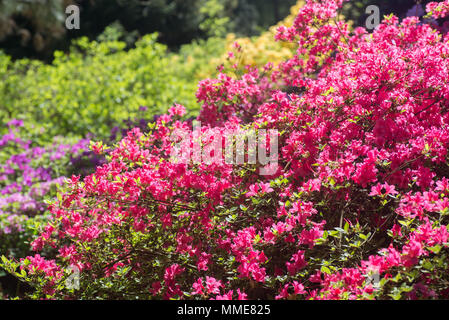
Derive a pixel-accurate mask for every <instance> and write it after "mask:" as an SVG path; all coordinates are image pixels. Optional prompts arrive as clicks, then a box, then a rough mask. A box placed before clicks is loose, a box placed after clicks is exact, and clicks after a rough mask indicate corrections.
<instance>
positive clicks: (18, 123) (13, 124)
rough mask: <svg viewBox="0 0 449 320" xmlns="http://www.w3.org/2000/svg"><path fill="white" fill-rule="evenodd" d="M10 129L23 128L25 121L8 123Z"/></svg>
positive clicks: (16, 120) (13, 120)
mask: <svg viewBox="0 0 449 320" xmlns="http://www.w3.org/2000/svg"><path fill="white" fill-rule="evenodd" d="M8 127H23V120H18V119H12V120H11V121H9V122H8Z"/></svg>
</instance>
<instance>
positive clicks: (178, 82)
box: [0, 34, 198, 140]
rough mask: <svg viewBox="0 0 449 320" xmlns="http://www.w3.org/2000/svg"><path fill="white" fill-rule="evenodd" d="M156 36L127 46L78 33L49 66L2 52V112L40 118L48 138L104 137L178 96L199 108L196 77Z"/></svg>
mask: <svg viewBox="0 0 449 320" xmlns="http://www.w3.org/2000/svg"><path fill="white" fill-rule="evenodd" d="M156 37H157V35H156V34H152V35H147V36H145V37H143V38H142V39H141V40H140V41H138V42H137V43H136V47H135V48H134V49H131V50H129V51H125V50H124V49H125V46H126V44H125V43H124V42H120V41H105V42H97V41H93V42H89V41H88V40H87V38H81V39H79V40H77V41H75V42H74V46H73V48H72V50H71V52H70V54H68V55H64V54H63V53H62V52H56V53H55V59H54V61H53V63H52V64H51V65H45V64H43V63H41V62H38V61H30V60H19V61H16V62H11V60H10V59H9V57H7V56H6V55H4V54H0V79H1V80H2V81H1V84H0V118H1V119H5V120H6V121H7V120H9V119H12V118H22V119H24V120H25V122H27V121H33V122H34V121H37V122H38V123H39V124H40V125H43V126H44V127H46V134H47V135H46V137H47V138H48V140H51V137H53V136H55V135H65V136H67V135H76V136H84V135H85V134H87V133H92V134H94V135H95V136H97V137H98V138H104V137H106V136H107V135H108V134H109V131H110V128H111V126H113V125H115V124H118V123H120V122H121V121H122V120H124V119H128V118H129V117H131V118H133V117H135V116H136V115H137V113H138V112H139V107H140V106H142V105H144V106H147V107H148V112H150V113H152V114H158V113H162V112H164V111H166V109H167V108H168V107H169V106H170V105H172V104H173V103H175V102H176V103H180V104H184V105H186V107H187V108H188V110H189V111H190V112H192V113H193V112H195V111H196V110H197V109H198V106H197V104H196V102H195V95H194V93H195V90H196V86H197V84H196V83H195V82H192V81H188V80H190V79H187V78H188V77H183V76H182V75H179V71H178V69H179V64H182V63H183V61H182V59H181V60H180V61H179V63H178V64H174V63H173V59H171V58H170V57H169V55H168V54H167V52H166V47H165V46H164V45H161V44H159V43H157V42H156ZM3 127H4V126H3ZM3 130H4V128H3ZM0 133H1V132H0Z"/></svg>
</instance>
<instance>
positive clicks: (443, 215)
mask: <svg viewBox="0 0 449 320" xmlns="http://www.w3.org/2000/svg"><path fill="white" fill-rule="evenodd" d="M343 2H344V1H343V0H327V1H307V4H306V5H305V6H304V7H303V8H302V9H301V10H300V12H299V14H298V16H297V18H296V20H295V23H294V25H293V26H292V27H290V28H286V27H284V28H280V29H279V32H278V34H277V39H278V40H281V41H291V42H294V43H297V44H298V50H297V55H296V56H295V57H294V58H292V59H291V60H288V61H285V62H284V63H282V64H281V65H280V66H279V67H277V68H268V67H267V68H265V69H264V70H260V71H259V70H255V69H251V70H248V72H247V73H246V74H245V75H243V76H242V77H240V78H233V77H231V76H229V75H227V74H223V73H222V74H220V75H219V77H218V78H217V79H214V80H210V79H208V80H204V81H202V82H201V83H200V85H199V90H198V93H197V97H198V99H199V101H200V102H202V103H203V107H202V111H201V113H200V116H199V120H201V121H202V126H203V127H204V132H203V133H205V132H206V131H207V129H210V128H214V130H215V131H214V132H218V133H224V132H226V130H228V129H232V128H236V127H239V128H244V129H251V130H261V129H276V130H278V132H279V162H278V166H277V171H275V173H274V174H272V175H269V176H267V175H261V174H260V170H261V168H262V164H261V163H256V164H244V165H232V164H228V163H226V161H224V157H221V156H219V157H215V159H216V161H213V162H212V163H206V162H200V163H198V162H189V163H176V162H174V161H172V160H171V158H170V154H171V153H172V151H173V149H174V148H175V145H176V141H173V139H172V137H173V135H172V133H173V132H174V131H175V130H184V131H185V132H189V133H192V131H193V129H192V124H191V122H189V121H183V120H182V115H183V108H182V106H179V105H177V106H175V107H174V108H172V109H171V110H170V112H169V114H167V115H164V116H162V117H159V118H158V120H157V121H156V122H155V123H154V124H153V125H152V127H151V131H150V132H149V133H145V134H144V133H142V132H141V131H140V130H139V129H137V128H136V129H134V130H132V131H130V132H129V133H128V135H127V137H125V138H124V139H123V140H122V141H121V142H120V143H118V144H117V145H116V146H115V147H114V148H112V149H110V150H109V151H108V149H107V148H104V147H103V146H101V145H97V146H96V147H95V148H96V150H98V152H106V153H107V157H108V162H107V163H106V164H105V165H102V166H100V167H98V168H97V170H96V172H95V173H94V174H92V175H89V176H87V177H86V178H84V180H81V179H80V178H79V177H76V176H73V177H72V179H71V183H70V184H68V185H67V187H66V188H67V190H66V192H65V194H64V196H63V197H62V198H61V199H58V200H55V202H54V203H53V204H52V205H51V212H52V214H53V219H52V221H51V222H50V223H49V224H48V226H47V227H46V228H45V230H44V231H43V232H42V234H41V236H40V237H39V238H38V239H37V240H35V241H34V242H33V244H32V246H33V249H35V250H37V251H39V250H42V249H43V248H44V247H46V246H50V247H53V248H56V249H58V251H59V254H58V255H57V256H55V257H49V258H47V259H45V258H43V257H41V256H40V255H39V254H36V255H35V256H34V257H28V258H27V259H23V260H22V261H19V262H14V261H8V260H7V259H3V264H2V265H3V266H4V267H5V268H7V269H8V270H9V271H10V272H12V273H15V274H16V275H17V276H18V277H21V278H23V279H24V280H26V281H28V282H29V283H30V284H32V285H33V286H34V287H35V292H34V293H33V297H35V298H55V299H61V298H62V299H73V298H105V299H123V298H127V299H419V298H424V299H429V298H449V290H448V286H447V283H448V281H449V272H448V267H449V263H448V259H447V255H448V252H449V251H448V245H449V241H448V238H449V232H448V227H447V224H448V217H449V179H448V178H447V177H448V175H449V166H448V159H447V158H448V147H449V127H448V126H449V114H448V112H447V109H448V102H447V101H448V98H449V42H448V40H449V36H448V35H446V34H441V33H440V32H439V31H438V30H436V29H434V28H433V27H432V26H431V25H428V24H423V23H421V22H420V21H419V19H418V18H417V17H408V18H406V19H405V20H403V21H402V22H399V21H398V19H397V18H396V17H395V16H393V15H391V16H388V17H386V18H385V19H384V20H383V22H382V23H381V25H379V26H378V27H377V28H376V29H375V30H374V31H373V33H367V31H366V30H364V29H362V28H357V29H356V30H354V31H353V32H351V31H350V29H349V27H348V25H347V24H346V23H345V22H344V21H338V20H337V19H336V17H337V11H338V10H339V8H341V6H342V4H343ZM427 10H428V12H429V14H430V15H434V16H435V17H438V18H440V17H444V16H445V15H446V14H447V13H448V5H447V1H446V2H442V3H439V4H429V5H428V6H427ZM286 86H289V87H296V88H299V89H300V90H296V92H297V93H286V92H284V91H283V89H284V88H285V87H286ZM299 92H302V93H299ZM199 139H200V140H201V142H202V144H203V146H204V147H205V148H206V147H207V146H208V143H210V139H209V137H207V135H206V134H204V135H202V136H200V137H199ZM69 266H76V268H78V269H79V270H80V287H79V288H78V289H76V288H75V289H74V288H68V287H67V286H66V285H64V283H65V280H66V279H67V277H69V276H70V273H69V271H67V270H68V267H69Z"/></svg>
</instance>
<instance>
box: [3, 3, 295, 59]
mask: <svg viewBox="0 0 449 320" xmlns="http://www.w3.org/2000/svg"><path fill="white" fill-rule="evenodd" d="M295 2H296V1H295V0H0V46H1V47H2V48H3V49H4V50H5V51H6V52H7V53H8V54H10V55H12V56H13V57H35V58H40V59H44V60H50V61H51V59H52V58H53V55H52V53H53V51H54V50H56V49H58V50H63V51H66V50H67V49H68V48H69V45H70V42H71V40H73V39H76V38H79V37H81V36H87V37H89V39H91V40H93V39H96V38H97V37H98V35H99V34H101V33H103V31H104V29H105V28H106V27H107V26H109V25H110V24H112V23H114V22H118V23H120V24H121V25H122V26H123V28H124V31H125V32H126V34H127V35H129V36H128V38H127V39H128V40H129V43H130V44H132V43H133V42H134V41H135V40H136V39H137V38H138V37H140V36H143V35H145V34H148V33H154V32H158V34H159V37H158V41H159V42H162V43H164V44H166V45H168V46H169V48H171V49H178V48H179V46H180V45H182V44H186V43H190V42H191V41H192V40H194V39H206V38H208V37H210V36H215V37H217V36H219V37H223V36H225V35H226V34H227V33H229V32H233V33H237V34H238V35H240V36H254V35H257V34H259V33H260V32H261V31H262V30H266V29H267V28H268V27H269V26H271V25H273V24H275V23H276V22H278V21H279V20H280V19H281V18H283V17H285V16H286V15H288V13H289V8H290V7H291V6H292V5H293V4H295ZM69 4H76V5H78V6H79V8H80V11H81V28H80V30H66V29H65V27H64V23H65V19H66V14H65V8H66V6H68V5H69Z"/></svg>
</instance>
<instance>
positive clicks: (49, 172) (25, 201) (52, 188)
mask: <svg viewBox="0 0 449 320" xmlns="http://www.w3.org/2000/svg"><path fill="white" fill-rule="evenodd" d="M6 127H7V131H6V132H7V133H6V134H4V135H2V136H0V253H1V254H8V255H12V256H23V255H24V254H27V252H28V250H29V249H28V243H29V241H31V240H32V238H33V236H34V235H36V234H37V233H38V230H39V226H40V225H42V224H43V223H44V222H45V221H46V210H47V207H48V205H47V204H46V199H49V198H51V197H54V196H56V193H57V190H58V187H59V186H61V185H62V184H63V182H64V179H65V177H70V175H71V174H72V173H73V171H74V167H75V166H76V164H77V161H81V159H82V155H83V153H84V152H86V151H87V150H88V145H89V140H87V139H81V140H79V139H68V138H61V137H55V138H54V139H53V141H52V143H51V144H42V143H41V142H40V140H39V136H40V135H41V134H42V129H40V128H38V127H32V126H26V127H25V126H24V123H23V121H21V120H17V119H14V120H12V121H9V122H8V123H7V124H6ZM86 172H87V171H86Z"/></svg>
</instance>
